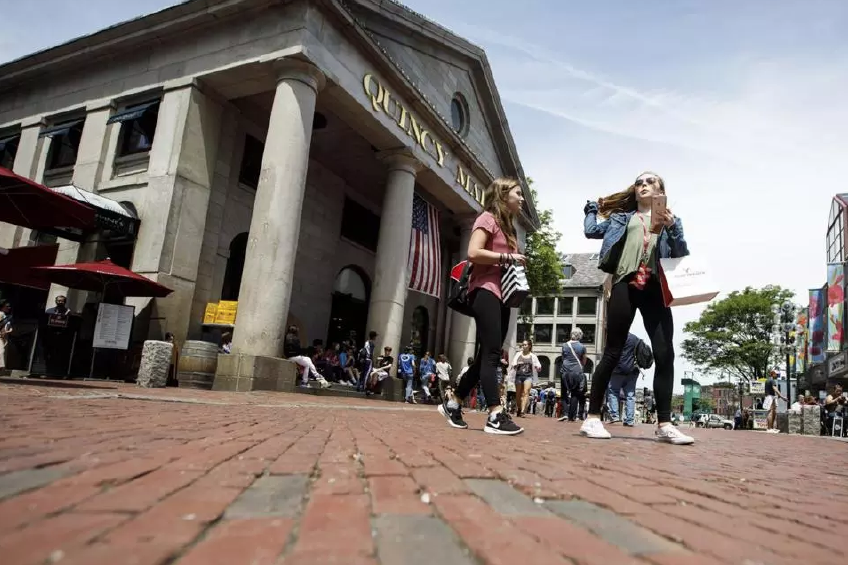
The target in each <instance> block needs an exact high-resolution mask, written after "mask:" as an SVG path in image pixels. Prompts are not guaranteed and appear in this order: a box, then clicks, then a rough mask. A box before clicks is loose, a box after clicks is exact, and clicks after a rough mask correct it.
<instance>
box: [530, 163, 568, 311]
mask: <svg viewBox="0 0 848 565" xmlns="http://www.w3.org/2000/svg"><path fill="white" fill-rule="evenodd" d="M527 184H528V185H529V186H530V194H531V195H532V197H533V202H535V203H537V204H538V203H539V198H538V193H537V192H536V190H535V189H534V188H533V180H532V179H530V178H528V179H527ZM537 211H538V213H539V229H538V230H536V231H535V232H533V233H531V234H527V245H526V247H525V250H524V255H525V256H526V257H527V282H528V283H530V293H531V294H532V295H533V296H552V295H557V294H559V292H560V290H561V286H560V281H561V280H562V262H561V260H560V255H559V253H557V250H556V248H557V244H559V240H560V238H561V237H562V234H561V233H559V232H558V231H556V230H555V229H554V227H553V211H551V210H541V209H539V210H537Z"/></svg>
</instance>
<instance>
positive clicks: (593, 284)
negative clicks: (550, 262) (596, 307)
mask: <svg viewBox="0 0 848 565" xmlns="http://www.w3.org/2000/svg"><path fill="white" fill-rule="evenodd" d="M562 264H563V266H564V267H565V268H566V270H569V267H570V270H571V276H570V277H568V278H565V279H564V280H563V282H562V286H563V288H597V287H600V286H603V284H604V280H605V279H606V277H607V274H606V273H605V272H603V271H602V270H600V269H599V268H598V254H597V253H571V254H569V255H565V256H564V257H563V260H562Z"/></svg>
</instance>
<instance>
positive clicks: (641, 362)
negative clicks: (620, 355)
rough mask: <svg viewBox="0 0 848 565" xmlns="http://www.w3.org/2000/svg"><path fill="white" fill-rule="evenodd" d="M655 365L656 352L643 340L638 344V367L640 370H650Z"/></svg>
mask: <svg viewBox="0 0 848 565" xmlns="http://www.w3.org/2000/svg"><path fill="white" fill-rule="evenodd" d="M653 365H654V352H653V351H651V348H650V346H648V344H647V343H645V342H644V341H642V340H641V339H640V340H639V342H638V343H637V344H636V366H637V367H639V368H640V369H650V368H651V367H652V366H653Z"/></svg>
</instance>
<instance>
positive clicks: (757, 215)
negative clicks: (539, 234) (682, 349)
mask: <svg viewBox="0 0 848 565" xmlns="http://www.w3.org/2000/svg"><path fill="white" fill-rule="evenodd" d="M175 3H176V2H172V1H168V0H136V1H135V2H132V3H123V2H113V1H106V0H88V1H87V2H71V1H66V0H38V1H33V2H12V1H10V0H0V13H3V15H4V18H3V21H2V22H0V60H9V59H13V58H16V57H19V56H23V55H25V54H27V53H30V52H32V51H35V50H38V49H42V48H45V47H48V46H50V45H54V44H57V43H61V42H63V41H66V40H68V39H71V38H73V37H75V36H78V35H82V34H85V33H90V32H93V31H96V30H98V29H100V28H103V27H105V26H108V25H111V24H114V23H116V22H118V21H121V20H125V19H128V18H132V17H135V16H138V15H140V14H142V13H146V12H151V11H155V10H157V9H160V8H162V7H165V6H168V5H171V4H175ZM405 3H406V4H407V5H408V6H409V7H411V8H412V9H414V10H416V11H418V12H420V13H422V14H424V15H426V16H427V17H429V18H430V19H433V20H435V21H437V22H439V23H440V24H442V25H444V26H445V27H447V28H449V29H451V30H453V31H455V32H456V33H458V34H460V35H462V36H464V37H467V38H468V39H470V40H471V41H473V42H474V43H476V44H478V45H480V46H482V47H483V48H485V49H486V51H487V53H488V57H489V60H490V62H491V64H492V68H493V71H494V75H495V80H496V82H497V86H498V89H499V92H500V94H501V97H502V98H503V101H504V105H505V107H506V112H507V116H508V119H509V124H510V127H511V130H512V133H513V136H514V137H515V139H516V143H517V146H518V149H519V153H520V155H521V159H522V163H523V165H524V168H525V171H526V172H527V174H528V175H530V176H532V177H533V178H534V179H535V181H536V186H537V188H538V189H539V193H540V202H539V203H538V205H539V206H541V207H544V208H552V209H553V210H554V214H555V218H556V226H557V228H558V229H559V230H560V231H561V232H562V233H563V241H562V246H561V247H562V250H563V251H565V252H571V251H578V252H579V251H595V250H596V249H597V246H598V244H597V242H591V241H587V240H585V239H584V238H583V235H582V228H581V226H582V216H581V209H582V207H583V204H584V203H585V201H586V200H587V199H595V198H597V197H598V196H602V195H604V194H608V193H611V192H614V191H617V190H620V189H622V188H624V187H626V186H627V185H628V183H629V182H631V181H632V179H634V178H635V177H636V175H637V174H639V173H640V172H641V171H643V170H654V171H657V172H658V173H660V174H661V175H662V176H663V177H664V178H665V180H666V183H667V187H668V193H669V206H670V207H671V208H672V209H673V210H674V212H675V213H676V214H677V215H679V216H680V217H681V218H682V219H683V221H684V225H685V227H686V233H687V239H688V240H689V244H690V248H691V250H692V252H693V254H696V255H698V256H699V257H702V258H703V259H704V260H705V261H707V262H708V263H709V264H710V266H711V267H712V270H713V271H714V273H715V275H716V280H717V283H718V286H719V287H720V289H721V290H723V291H730V290H734V289H741V288H744V287H745V286H748V285H751V286H762V285H765V284H770V283H772V284H780V285H783V286H786V287H788V288H791V289H793V290H794V291H796V293H798V295H799V296H798V301H799V302H801V303H803V304H806V289H808V288H810V287H816V286H821V285H822V284H823V283H824V281H825V254H824V236H825V230H826V221H827V212H828V209H829V202H830V198H831V196H832V195H833V194H834V193H837V192H841V191H846V192H848V187H846V183H845V179H848V174H846V173H848V159H846V156H847V155H848V142H846V134H848V105H847V104H846V95H845V92H846V90H848V40H846V39H845V37H846V36H845V33H844V30H845V29H848V3H846V2H844V1H839V0H803V1H802V0H797V1H789V0H745V1H744V2H738V1H729V0H699V1H696V0H676V1H675V2H669V1H666V0H643V1H641V2H633V1H630V0H604V1H597V0H594V1H592V0H581V1H574V0H568V1H564V0H523V1H522V2H510V1H506V0H463V1H462V2H456V1H455V0H407V1H406V2H405ZM45 14H49V17H45ZM700 310H701V308H700V307H698V306H692V307H686V308H681V309H676V310H675V322H676V326H677V328H678V329H677V334H676V340H675V341H677V342H679V341H680V340H681V338H682V336H683V332H682V329H683V325H684V324H685V322H686V321H688V320H692V319H695V318H697V316H698V314H699V312H700ZM639 325H640V324H639V321H638V320H637V324H636V327H639ZM637 333H641V332H637ZM677 366H678V371H679V373H681V372H682V371H683V370H685V369H686V368H687V367H686V364H685V362H684V361H683V360H679V361H678V363H677Z"/></svg>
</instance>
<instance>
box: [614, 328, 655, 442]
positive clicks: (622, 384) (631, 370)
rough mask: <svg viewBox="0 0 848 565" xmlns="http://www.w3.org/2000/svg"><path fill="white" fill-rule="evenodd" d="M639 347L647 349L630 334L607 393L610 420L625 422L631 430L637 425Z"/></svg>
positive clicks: (639, 340)
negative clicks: (637, 357)
mask: <svg viewBox="0 0 848 565" xmlns="http://www.w3.org/2000/svg"><path fill="white" fill-rule="evenodd" d="M637 347H647V345H646V344H645V343H644V342H643V341H642V340H641V339H639V338H638V337H636V336H635V335H633V334H632V333H631V334H628V335H627V341H625V342H624V349H623V350H622V351H621V358H620V359H619V361H618V365H616V366H615V369H613V372H612V377H611V378H610V384H609V390H608V391H607V403H608V404H609V411H610V420H611V421H612V422H620V421H623V422H624V425H625V426H627V427H631V428H632V427H633V426H634V425H635V423H636V381H637V380H638V379H639V366H638V365H637V364H636V348H637ZM622 392H623V393H624V410H623V412H624V414H623V415H622V414H621V412H620V411H619V400H620V398H621V394H622ZM622 416H623V417H622Z"/></svg>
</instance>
